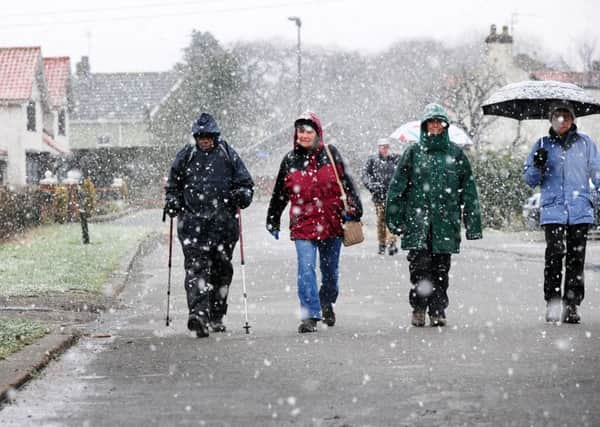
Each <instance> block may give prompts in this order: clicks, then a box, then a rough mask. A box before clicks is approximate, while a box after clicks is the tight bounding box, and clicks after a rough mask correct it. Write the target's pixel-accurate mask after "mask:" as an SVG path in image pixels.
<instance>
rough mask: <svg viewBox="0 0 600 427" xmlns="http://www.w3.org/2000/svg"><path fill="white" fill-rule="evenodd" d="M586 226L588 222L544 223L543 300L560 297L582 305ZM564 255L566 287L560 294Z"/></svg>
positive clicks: (567, 301)
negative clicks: (572, 223)
mask: <svg viewBox="0 0 600 427" xmlns="http://www.w3.org/2000/svg"><path fill="white" fill-rule="evenodd" d="M589 226H590V225H589V224H576V225H565V224H546V225H544V226H543V227H544V233H545V235H546V256H545V261H546V265H545V267H544V299H545V300H546V301H550V300H551V299H560V298H562V299H564V301H565V303H567V304H576V305H579V304H581V301H582V300H583V297H584V280H583V267H584V264H585V246H586V243H587V234H588V230H589ZM565 238H566V239H565ZM565 240H566V248H565ZM565 249H566V250H565ZM565 255H566V261H565V289H564V293H562V292H561V290H562V270H563V258H565Z"/></svg>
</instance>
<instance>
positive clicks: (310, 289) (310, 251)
mask: <svg viewBox="0 0 600 427" xmlns="http://www.w3.org/2000/svg"><path fill="white" fill-rule="evenodd" d="M294 243H295V245H296V255H297V259H298V298H299V299H300V309H301V315H300V317H301V318H302V319H307V318H313V319H320V318H321V304H323V305H325V304H333V303H334V302H335V301H336V299H337V296H338V292H339V288H338V278H339V263H340V249H341V247H342V238H341V237H334V238H332V239H327V240H294ZM317 250H318V251H319V268H320V270H321V289H319V288H318V287H317Z"/></svg>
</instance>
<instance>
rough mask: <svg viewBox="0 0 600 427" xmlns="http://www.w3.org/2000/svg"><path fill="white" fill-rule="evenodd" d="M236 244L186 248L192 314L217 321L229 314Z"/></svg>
mask: <svg viewBox="0 0 600 427" xmlns="http://www.w3.org/2000/svg"><path fill="white" fill-rule="evenodd" d="M235 243H236V242H229V243H225V244H222V245H219V246H205V247H192V245H188V246H185V245H184V246H183V255H184V258H185V260H184V266H185V292H186V294H187V303H188V308H189V312H190V314H191V313H195V314H199V315H202V316H206V317H208V318H210V319H217V320H218V319H221V318H222V317H223V316H224V315H225V314H226V313H227V295H228V293H229V285H230V284H231V279H232V278H233V266H232V265H231V257H232V254H233V248H234V247H235Z"/></svg>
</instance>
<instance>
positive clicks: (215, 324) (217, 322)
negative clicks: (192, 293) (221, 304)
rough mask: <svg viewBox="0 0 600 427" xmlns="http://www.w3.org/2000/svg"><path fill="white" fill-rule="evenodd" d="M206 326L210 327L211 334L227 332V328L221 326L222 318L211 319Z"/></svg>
mask: <svg viewBox="0 0 600 427" xmlns="http://www.w3.org/2000/svg"><path fill="white" fill-rule="evenodd" d="M208 324H209V325H210V329H212V331H213V332H225V331H226V330H227V327H226V326H225V325H224V324H223V318H222V317H218V318H215V319H211V321H210V322H208Z"/></svg>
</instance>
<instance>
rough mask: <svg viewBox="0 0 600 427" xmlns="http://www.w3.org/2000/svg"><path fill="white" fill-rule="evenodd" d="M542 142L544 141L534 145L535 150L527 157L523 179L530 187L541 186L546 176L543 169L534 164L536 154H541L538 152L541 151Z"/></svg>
mask: <svg viewBox="0 0 600 427" xmlns="http://www.w3.org/2000/svg"><path fill="white" fill-rule="evenodd" d="M541 141H542V140H541V139H540V140H538V141H537V142H536V143H535V144H534V145H533V149H532V150H531V153H529V156H527V159H526V160H525V163H524V165H523V179H524V180H525V182H526V183H527V185H529V186H530V187H535V186H537V185H540V184H541V183H542V179H543V175H544V174H543V170H542V168H539V167H537V166H536V165H535V164H534V157H535V156H536V153H538V152H539V151H538V150H540V149H541Z"/></svg>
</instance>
